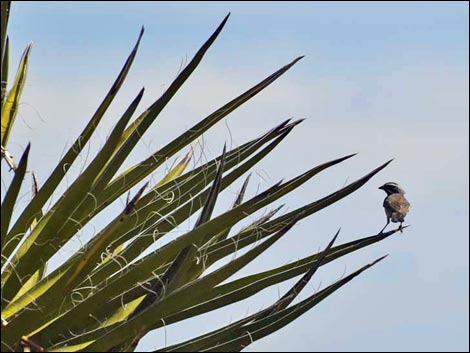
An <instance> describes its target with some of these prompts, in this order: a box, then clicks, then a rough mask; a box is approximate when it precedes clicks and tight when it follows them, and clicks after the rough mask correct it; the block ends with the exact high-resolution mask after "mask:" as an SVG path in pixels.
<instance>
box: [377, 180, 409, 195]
mask: <svg viewBox="0 0 470 353" xmlns="http://www.w3.org/2000/svg"><path fill="white" fill-rule="evenodd" d="M379 189H381V190H383V191H385V192H386V193H387V195H391V194H404V193H405V190H403V189H402V188H401V186H400V185H398V184H397V183H394V182H389V183H385V184H383V185H382V186H381V187H379Z"/></svg>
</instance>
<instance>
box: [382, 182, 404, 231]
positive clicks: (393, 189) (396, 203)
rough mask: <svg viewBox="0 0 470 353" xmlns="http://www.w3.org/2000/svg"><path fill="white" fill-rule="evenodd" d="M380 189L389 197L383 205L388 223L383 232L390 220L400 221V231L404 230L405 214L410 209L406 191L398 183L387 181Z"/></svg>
mask: <svg viewBox="0 0 470 353" xmlns="http://www.w3.org/2000/svg"><path fill="white" fill-rule="evenodd" d="M379 189H381V190H383V191H385V192H386V193H387V197H386V198H385V200H384V203H383V206H384V208H385V214H386V215H387V224H385V227H383V229H382V230H381V231H380V233H382V232H383V231H384V230H385V228H387V226H388V224H389V223H390V220H392V222H393V223H398V222H400V228H399V229H400V231H401V232H403V231H402V225H403V222H404V221H405V216H406V214H407V213H408V210H409V209H410V203H409V202H408V200H407V199H406V198H405V191H404V190H403V189H402V188H401V187H400V185H398V184H397V183H393V182H390V183H385V184H384V185H382V186H381V187H379Z"/></svg>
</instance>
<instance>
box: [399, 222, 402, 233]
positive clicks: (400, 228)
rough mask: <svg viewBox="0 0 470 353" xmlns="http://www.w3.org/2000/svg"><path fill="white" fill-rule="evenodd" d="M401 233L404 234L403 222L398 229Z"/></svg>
mask: <svg viewBox="0 0 470 353" xmlns="http://www.w3.org/2000/svg"><path fill="white" fill-rule="evenodd" d="M398 230H399V231H400V233H403V222H400V226H399V227H398Z"/></svg>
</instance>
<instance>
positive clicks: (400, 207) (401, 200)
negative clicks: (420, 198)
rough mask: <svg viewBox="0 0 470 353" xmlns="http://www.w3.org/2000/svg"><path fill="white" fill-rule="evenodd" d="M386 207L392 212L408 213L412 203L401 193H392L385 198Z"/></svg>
mask: <svg viewBox="0 0 470 353" xmlns="http://www.w3.org/2000/svg"><path fill="white" fill-rule="evenodd" d="M384 207H385V208H386V209H388V210H390V211H392V212H399V213H401V214H403V215H406V214H407V213H408V211H409V209H410V203H409V202H408V201H407V200H406V199H405V197H404V196H403V195H401V194H392V195H390V196H388V197H387V198H386V199H385V200H384Z"/></svg>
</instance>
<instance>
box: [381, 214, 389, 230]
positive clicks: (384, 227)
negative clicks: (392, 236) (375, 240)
mask: <svg viewBox="0 0 470 353" xmlns="http://www.w3.org/2000/svg"><path fill="white" fill-rule="evenodd" d="M389 223H390V218H388V217H387V224H385V227H383V228H382V230H381V231H380V234H382V233H383V232H384V230H385V228H387V226H388V225H389Z"/></svg>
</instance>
